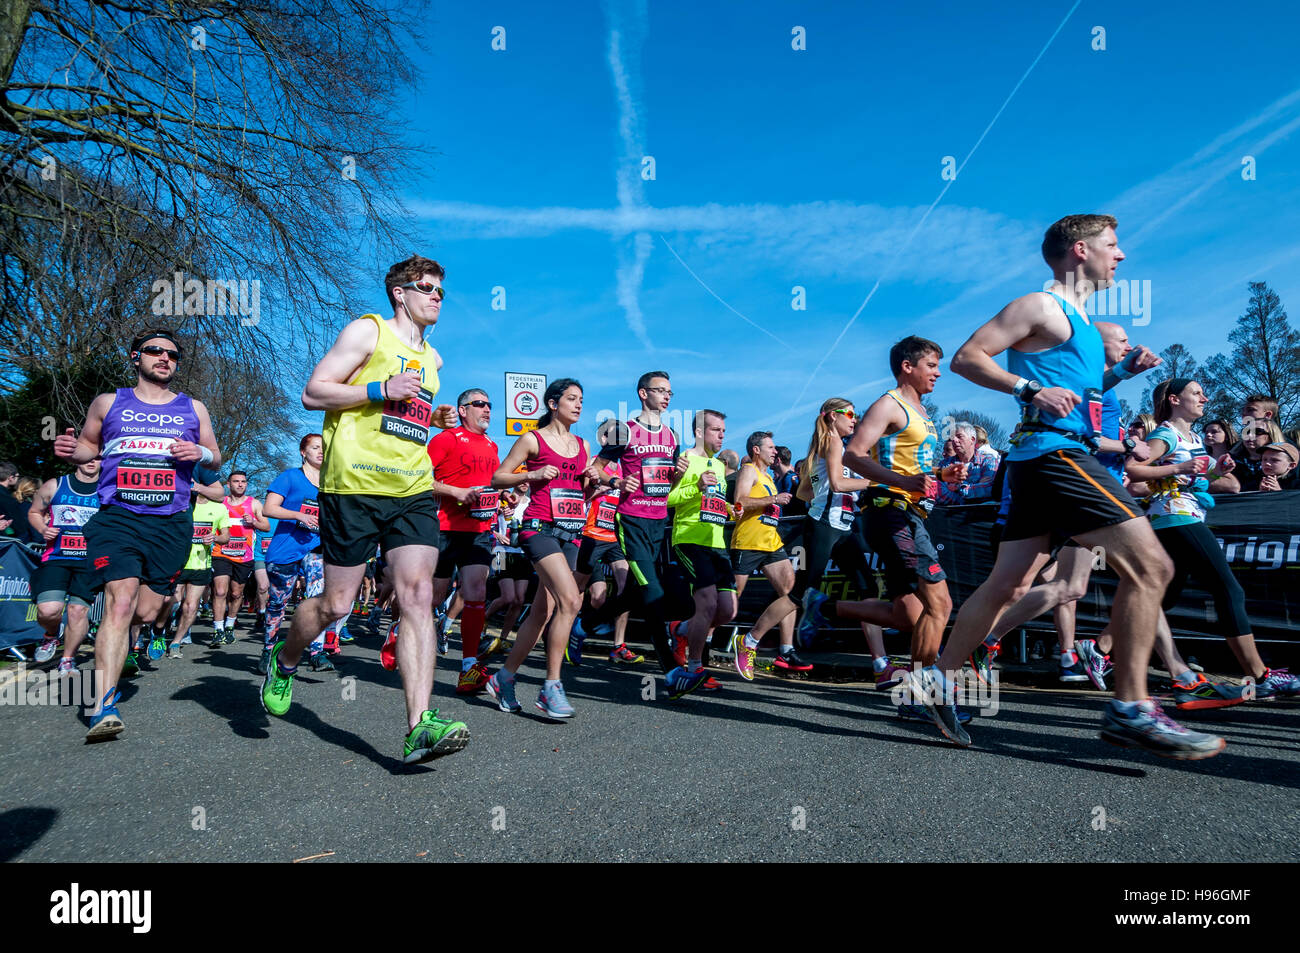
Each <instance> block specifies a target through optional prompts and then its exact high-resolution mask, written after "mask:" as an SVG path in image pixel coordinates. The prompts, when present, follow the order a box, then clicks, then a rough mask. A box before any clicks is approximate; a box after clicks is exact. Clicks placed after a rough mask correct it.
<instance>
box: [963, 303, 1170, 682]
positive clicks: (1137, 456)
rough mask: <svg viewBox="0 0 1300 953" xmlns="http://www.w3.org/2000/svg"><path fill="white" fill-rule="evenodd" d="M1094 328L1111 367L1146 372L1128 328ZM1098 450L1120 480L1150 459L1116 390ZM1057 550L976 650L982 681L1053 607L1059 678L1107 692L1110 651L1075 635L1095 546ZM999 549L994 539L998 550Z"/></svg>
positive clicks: (1059, 543)
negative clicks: (1005, 643) (1007, 643)
mask: <svg viewBox="0 0 1300 953" xmlns="http://www.w3.org/2000/svg"><path fill="white" fill-rule="evenodd" d="M1093 326H1094V327H1096V329H1097V332H1098V333H1099V334H1100V335H1101V340H1102V348H1103V352H1104V356H1105V368H1106V370H1108V371H1109V370H1111V369H1112V368H1115V367H1120V368H1121V371H1122V372H1123V373H1124V374H1125V375H1126V376H1125V379H1126V380H1127V379H1129V378H1132V377H1135V376H1137V375H1138V374H1141V373H1143V371H1140V370H1137V369H1135V368H1133V367H1132V366H1130V362H1131V361H1133V360H1136V359H1137V358H1138V356H1139V355H1140V353H1141V352H1140V351H1139V350H1136V349H1135V348H1134V347H1133V346H1132V345H1131V344H1129V340H1128V332H1127V331H1125V330H1124V328H1123V327H1122V326H1121V325H1118V324H1115V323H1114V322H1111V321H1095V322H1093ZM1097 448H1098V450H1099V453H1098V454H1097V461H1098V462H1099V463H1101V464H1102V466H1104V467H1105V468H1106V469H1107V470H1109V471H1110V474H1111V476H1113V477H1115V479H1116V481H1117V482H1121V483H1122V482H1123V479H1124V469H1125V464H1126V462H1127V461H1130V460H1132V461H1134V462H1136V463H1142V462H1143V461H1145V460H1147V459H1148V458H1149V457H1150V450H1149V448H1148V447H1147V444H1146V442H1145V441H1143V440H1137V439H1136V438H1134V437H1131V436H1128V435H1126V434H1125V433H1124V427H1123V426H1122V425H1121V423H1120V403H1119V397H1118V396H1117V395H1116V393H1115V389H1114V388H1112V389H1110V390H1108V391H1106V392H1105V393H1104V394H1103V395H1102V406H1101V430H1100V435H1099V437H1098V439H1097ZM1002 489H1003V495H1004V500H1005V501H1006V504H1005V505H1006V507H1007V510H1008V511H1009V510H1010V494H1011V483H1010V481H1009V480H1005V479H1004V481H1003V484H1002ZM1003 522H1004V523H1005V519H1004V520H1003ZM1052 548H1053V553H1052V561H1051V563H1050V564H1049V565H1048V566H1047V567H1046V568H1044V569H1043V571H1042V572H1041V573H1040V574H1039V577H1038V584H1037V585H1035V586H1034V587H1033V588H1031V589H1030V590H1029V591H1028V592H1026V593H1025V595H1024V597H1023V598H1021V599H1020V600H1018V601H1017V602H1016V603H1015V604H1014V605H1012V606H1011V607H1010V608H1008V609H1007V610H1006V611H1005V612H1003V613H1002V615H1001V616H1000V617H999V618H998V621H997V625H995V626H994V627H993V631H992V632H990V633H989V635H988V637H987V638H985V640H984V641H983V642H982V643H980V645H979V646H978V647H977V648H976V649H975V653H974V654H973V655H972V657H971V664H972V666H973V667H974V669H975V673H976V675H977V676H978V677H979V678H980V679H981V680H982V681H984V682H991V681H992V669H993V661H994V659H995V658H996V657H997V655H998V652H999V645H1000V641H1001V639H1002V637H1003V636H1004V635H1006V634H1007V633H1008V632H1011V631H1014V630H1015V629H1018V628H1020V626H1022V625H1024V624H1025V623H1026V622H1029V621H1030V620H1032V619H1036V618H1038V617H1039V616H1040V615H1042V614H1043V613H1045V612H1049V611H1051V612H1053V613H1054V617H1055V622H1056V629H1057V633H1058V639H1059V646H1060V674H1059V675H1058V678H1059V680H1060V681H1062V682H1066V683H1070V682H1083V681H1088V680H1089V679H1091V680H1092V683H1093V684H1094V685H1095V686H1096V687H1097V689H1098V690H1099V691H1103V692H1104V691H1105V690H1106V682H1105V676H1106V673H1107V671H1108V670H1109V660H1108V659H1106V658H1105V653H1102V652H1099V651H1098V650H1097V645H1096V642H1095V641H1093V640H1091V639H1087V640H1080V641H1079V642H1078V643H1077V645H1076V642H1075V637H1074V636H1075V628H1074V620H1075V611H1074V605H1075V603H1076V602H1077V601H1078V600H1079V599H1082V598H1083V597H1084V596H1086V595H1087V594H1088V580H1089V579H1090V578H1091V576H1092V565H1093V562H1094V559H1095V556H1094V554H1093V552H1092V550H1091V549H1085V548H1084V547H1082V546H1080V545H1079V544H1077V543H1075V542H1073V541H1072V540H1068V539H1059V538H1054V539H1053V541H1052ZM996 551H997V545H996V543H995V545H994V552H995V553H996ZM1076 648H1077V651H1076Z"/></svg>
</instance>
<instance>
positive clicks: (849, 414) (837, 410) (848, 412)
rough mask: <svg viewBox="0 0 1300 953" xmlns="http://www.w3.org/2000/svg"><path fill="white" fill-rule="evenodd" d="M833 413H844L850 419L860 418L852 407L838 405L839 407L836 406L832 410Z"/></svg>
mask: <svg viewBox="0 0 1300 953" xmlns="http://www.w3.org/2000/svg"><path fill="white" fill-rule="evenodd" d="M831 413H832V414H843V415H844V416H845V417H847V418H849V420H857V419H858V416H857V414H855V413H854V412H853V411H852V410H850V409H849V408H847V407H837V408H835V409H834V410H832V411H831Z"/></svg>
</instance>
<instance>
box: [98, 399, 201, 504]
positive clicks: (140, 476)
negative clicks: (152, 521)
mask: <svg viewBox="0 0 1300 953" xmlns="http://www.w3.org/2000/svg"><path fill="white" fill-rule="evenodd" d="M177 440H188V441H190V442H191V443H197V442H198V440H199V417H198V414H196V413H195V412H194V401H192V400H191V399H190V398H188V397H186V396H185V395H184V394H177V395H176V396H175V398H173V399H172V400H171V401H169V402H168V403H166V404H146V403H145V402H144V401H142V400H140V399H139V398H138V397H136V396H135V391H134V390H133V389H132V388H130V387H120V388H118V391H117V395H116V396H115V397H114V398H113V406H112V407H110V408H109V409H108V413H107V414H105V415H104V427H103V429H102V431H101V432H100V446H102V447H103V450H102V452H101V453H102V456H103V460H104V463H103V469H101V470H100V472H99V502H100V505H101V506H120V507H122V508H123V509H125V510H130V511H131V512H132V513H143V514H146V515H149V516H171V515H172V514H173V513H179V512H180V511H181V510H185V509H189V505H190V475H191V473H192V472H193V470H194V464H193V463H192V462H190V461H187V460H176V459H174V458H173V457H172V456H171V455H170V454H169V453H168V452H167V451H168V449H169V448H170V447H171V445H172V444H173V443H174V442H175V441H177Z"/></svg>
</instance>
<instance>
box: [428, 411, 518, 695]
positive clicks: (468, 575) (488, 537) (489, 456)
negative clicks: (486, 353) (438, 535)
mask: <svg viewBox="0 0 1300 953" xmlns="http://www.w3.org/2000/svg"><path fill="white" fill-rule="evenodd" d="M456 407H457V409H458V411H459V412H460V426H459V427H454V428H453V429H451V430H444V431H443V432H442V433H440V434H438V435H437V436H435V437H434V438H433V439H432V440H431V441H429V462H430V463H431V465H432V466H433V492H434V495H435V496H438V497H440V498H441V506H440V507H439V510H438V525H439V527H440V528H441V531H442V544H441V546H439V553H440V555H439V557H438V568H437V570H436V571H435V572H434V575H433V604H434V605H441V604H442V601H443V600H444V599H446V598H447V593H448V590H449V589H450V588H451V574H452V573H453V572H455V573H457V577H458V582H457V592H458V594H459V595H460V597H461V598H462V599H464V601H465V606H464V609H463V610H462V615H461V623H460V647H461V663H460V680H459V681H458V682H457V684H456V691H457V692H458V693H460V694H462V695H475V694H477V693H478V692H481V691H482V690H483V688H484V687H485V686H486V685H487V680H488V671H487V666H486V665H484V664H483V663H482V662H480V661H479V660H478V658H479V639H480V638H481V637H482V635H483V621H484V616H485V613H484V608H485V606H484V603H485V601H486V599H487V577H488V568H489V567H490V566H491V565H492V524H493V523H494V522H495V520H496V515H497V508H498V506H497V505H498V503H499V502H500V500H501V493H500V491H499V490H494V489H492V486H491V484H492V474H494V473H495V472H496V469H497V467H498V466H499V465H500V463H501V459H500V455H499V452H498V450H497V445H496V443H495V442H493V441H492V440H491V439H490V438H489V437H488V435H487V429H488V424H490V423H491V422H492V401H491V400H490V399H489V398H488V395H487V391H485V390H482V389H481V388H477V387H472V388H470V389H469V390H467V391H464V392H463V393H462V394H461V395H460V396H459V397H458V398H456ZM448 624H449V622H448V620H447V617H446V616H443V617H442V618H440V619H439V620H438V629H439V632H438V638H439V641H442V639H443V638H445V635H444V632H445V631H446V627H447V625H448Z"/></svg>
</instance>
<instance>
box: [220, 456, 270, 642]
mask: <svg viewBox="0 0 1300 953" xmlns="http://www.w3.org/2000/svg"><path fill="white" fill-rule="evenodd" d="M226 483H227V485H228V486H229V487H230V495H229V496H227V497H226V498H225V500H223V502H224V503H225V506H226V511H227V512H228V513H229V514H230V541H229V542H227V543H226V544H225V545H222V546H214V547H213V548H212V557H213V559H212V617H213V623H212V625H213V628H214V629H215V630H216V631H215V633H214V634H213V636H212V648H214V649H215V648H220V647H221V646H222V645H223V644H224V645H232V644H234V641H235V619H236V617H237V616H238V615H239V607H240V606H241V605H243V603H244V585H245V584H246V583H247V582H248V580H249V579H251V578H252V577H253V543H254V537H255V534H256V531H257V530H263V531H265V530H269V529H270V528H271V524H270V523H268V522H267V521H266V517H265V516H263V515H262V504H261V503H259V502H258V501H257V500H256V499H255V498H254V497H251V496H247V495H246V494H247V491H248V474H247V473H245V472H244V471H243V470H232V471H231V473H230V477H229V478H228V479H227V480H226Z"/></svg>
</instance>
